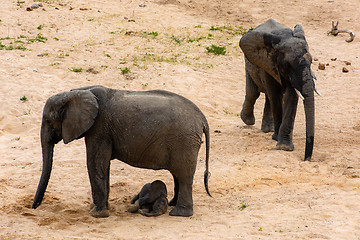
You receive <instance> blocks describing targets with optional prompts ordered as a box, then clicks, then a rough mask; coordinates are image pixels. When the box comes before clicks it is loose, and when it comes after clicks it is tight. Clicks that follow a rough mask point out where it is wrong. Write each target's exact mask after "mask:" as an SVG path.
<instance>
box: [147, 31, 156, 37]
mask: <svg viewBox="0 0 360 240" xmlns="http://www.w3.org/2000/svg"><path fill="white" fill-rule="evenodd" d="M144 33H145V34H146V35H149V36H152V37H153V38H156V37H157V36H159V33H158V32H154V31H153V32H144Z"/></svg>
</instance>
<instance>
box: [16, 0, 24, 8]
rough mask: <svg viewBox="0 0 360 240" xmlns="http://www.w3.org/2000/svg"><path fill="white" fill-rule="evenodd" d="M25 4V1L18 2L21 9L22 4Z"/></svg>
mask: <svg viewBox="0 0 360 240" xmlns="http://www.w3.org/2000/svg"><path fill="white" fill-rule="evenodd" d="M24 3H25V1H20V0H17V5H18V6H19V7H21V4H24Z"/></svg>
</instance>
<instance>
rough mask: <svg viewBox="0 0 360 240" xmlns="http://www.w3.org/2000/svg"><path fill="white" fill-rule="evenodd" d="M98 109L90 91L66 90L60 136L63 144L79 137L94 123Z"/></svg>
mask: <svg viewBox="0 0 360 240" xmlns="http://www.w3.org/2000/svg"><path fill="white" fill-rule="evenodd" d="M98 111H99V104H98V102H97V100H96V97H95V95H94V94H93V93H92V92H90V91H85V90H75V91H71V92H68V99H67V102H66V104H65V105H64V108H63V116H62V119H63V120H62V138H63V141H64V143H65V144H67V143H69V142H71V141H73V140H74V139H76V138H79V137H80V136H81V135H82V134H83V133H85V132H86V131H87V130H89V128H90V127H91V126H92V125H93V124H94V121H95V119H96V116H97V114H98Z"/></svg>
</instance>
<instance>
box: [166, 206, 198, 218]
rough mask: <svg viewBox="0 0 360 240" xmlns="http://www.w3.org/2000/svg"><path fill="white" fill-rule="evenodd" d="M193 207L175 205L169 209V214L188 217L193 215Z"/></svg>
mask: <svg viewBox="0 0 360 240" xmlns="http://www.w3.org/2000/svg"><path fill="white" fill-rule="evenodd" d="M193 213H194V212H193V208H192V207H183V206H182V207H180V206H176V207H174V208H173V210H171V211H170V213H169V215H170V216H180V217H190V216H192V215H193Z"/></svg>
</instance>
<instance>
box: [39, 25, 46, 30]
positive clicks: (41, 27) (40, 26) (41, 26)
mask: <svg viewBox="0 0 360 240" xmlns="http://www.w3.org/2000/svg"><path fill="white" fill-rule="evenodd" d="M44 26H45V25H44V24H40V25H39V26H38V27H37V29H39V30H41V29H43V28H44Z"/></svg>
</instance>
